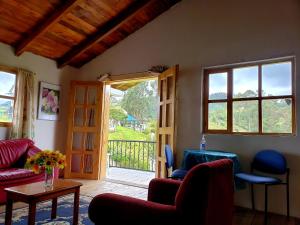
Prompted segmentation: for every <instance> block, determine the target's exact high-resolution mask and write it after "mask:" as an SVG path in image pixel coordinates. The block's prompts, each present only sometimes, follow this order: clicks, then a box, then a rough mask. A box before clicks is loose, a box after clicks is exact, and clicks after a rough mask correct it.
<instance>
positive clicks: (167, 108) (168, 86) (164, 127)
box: [155, 65, 179, 178]
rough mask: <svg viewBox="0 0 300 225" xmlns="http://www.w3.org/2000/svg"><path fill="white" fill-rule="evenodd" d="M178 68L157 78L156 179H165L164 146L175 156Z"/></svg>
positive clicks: (169, 70) (173, 68)
mask: <svg viewBox="0 0 300 225" xmlns="http://www.w3.org/2000/svg"><path fill="white" fill-rule="evenodd" d="M178 68H179V66H178V65H176V66H174V67H172V68H170V69H168V70H167V71H165V72H163V73H161V74H160V75H159V76H158V94H159V113H158V129H157V145H156V170H155V171H156V177H159V178H160V177H162V178H163V177H166V174H167V173H166V168H165V162H166V159H165V145H166V144H168V145H170V146H171V148H172V150H173V154H174V157H175V156H176V155H175V153H176V146H175V140H174V138H175V107H176V76H177V73H178Z"/></svg>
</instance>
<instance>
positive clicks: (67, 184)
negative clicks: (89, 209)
mask: <svg viewBox="0 0 300 225" xmlns="http://www.w3.org/2000/svg"><path fill="white" fill-rule="evenodd" d="M80 186H82V184H81V183H79V182H76V181H72V180H62V179H57V180H54V184H53V187H50V188H46V187H45V186H44V182H37V183H31V184H25V185H20V186H15V187H10V188H5V191H6V194H7V201H6V213H5V225H11V224H12V209H13V202H14V201H20V202H25V203H28V204H29V215H28V224H29V225H34V223H35V213H36V204H37V203H38V202H42V201H47V200H51V199H52V211H51V219H54V218H56V211H57V198H58V197H60V196H63V195H67V194H71V193H74V209H73V224H74V225H77V224H78V214H79V194H80Z"/></svg>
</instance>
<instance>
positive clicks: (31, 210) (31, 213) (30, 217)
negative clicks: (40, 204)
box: [28, 202, 36, 225]
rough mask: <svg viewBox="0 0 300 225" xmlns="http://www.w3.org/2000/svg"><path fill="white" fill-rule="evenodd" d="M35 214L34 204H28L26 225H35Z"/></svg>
mask: <svg viewBox="0 0 300 225" xmlns="http://www.w3.org/2000/svg"><path fill="white" fill-rule="evenodd" d="M35 213H36V203H35V202H33V203H32V202H30V203H29V215H28V225H34V223H35Z"/></svg>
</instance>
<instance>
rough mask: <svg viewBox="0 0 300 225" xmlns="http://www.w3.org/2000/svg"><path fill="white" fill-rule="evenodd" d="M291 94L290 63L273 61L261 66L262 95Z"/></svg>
mask: <svg viewBox="0 0 300 225" xmlns="http://www.w3.org/2000/svg"><path fill="white" fill-rule="evenodd" d="M291 94H292V63H291V62H283V63H274V64H267V65H263V66H262V96H278V95H291Z"/></svg>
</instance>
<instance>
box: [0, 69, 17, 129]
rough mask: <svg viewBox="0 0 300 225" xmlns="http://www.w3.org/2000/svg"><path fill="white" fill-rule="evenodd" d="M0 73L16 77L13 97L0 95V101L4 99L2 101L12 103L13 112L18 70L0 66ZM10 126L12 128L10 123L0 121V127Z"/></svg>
mask: <svg viewBox="0 0 300 225" xmlns="http://www.w3.org/2000/svg"><path fill="white" fill-rule="evenodd" d="M0 72H6V73H12V74H15V75H16V80H15V82H16V83H15V93H14V96H13V97H11V96H6V95H0V98H2V99H3V98H4V99H9V100H13V101H14V107H13V111H14V110H15V103H16V93H17V80H18V76H17V74H18V70H17V69H16V68H13V67H8V66H2V65H0ZM13 113H14V112H13ZM11 126H12V122H1V121H0V127H11Z"/></svg>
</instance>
